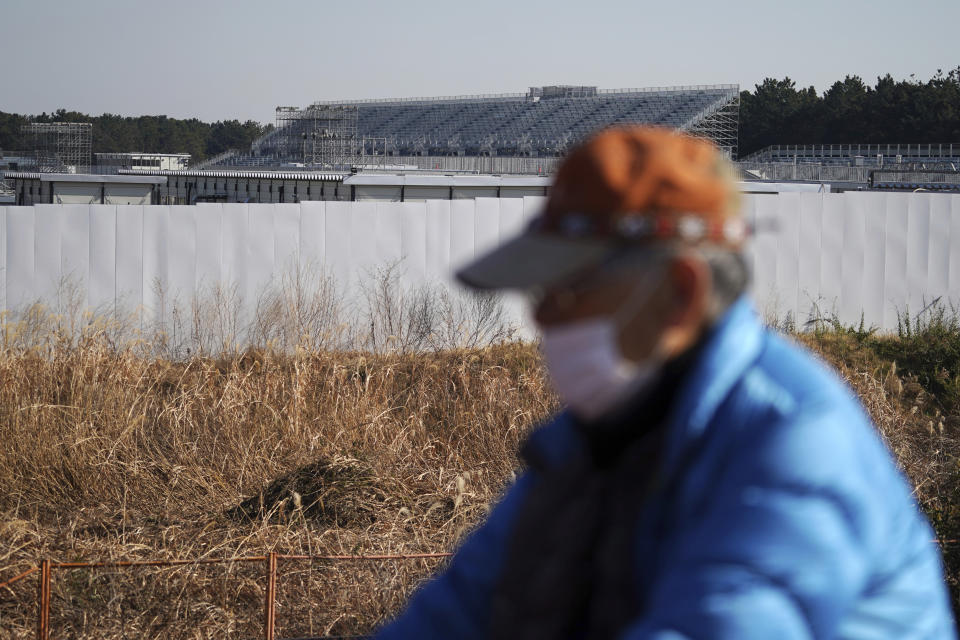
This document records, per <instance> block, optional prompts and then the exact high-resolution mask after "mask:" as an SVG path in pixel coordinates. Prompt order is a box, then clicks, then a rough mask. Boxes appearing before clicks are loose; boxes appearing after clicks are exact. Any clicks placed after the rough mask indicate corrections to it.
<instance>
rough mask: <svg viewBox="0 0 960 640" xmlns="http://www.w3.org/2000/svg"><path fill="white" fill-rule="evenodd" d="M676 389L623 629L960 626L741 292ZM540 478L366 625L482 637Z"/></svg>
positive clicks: (863, 454)
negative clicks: (517, 526)
mask: <svg viewBox="0 0 960 640" xmlns="http://www.w3.org/2000/svg"><path fill="white" fill-rule="evenodd" d="M675 397H676V401H675V402H674V403H673V405H672V408H671V410H670V412H669V414H668V416H669V417H668V421H667V427H666V429H667V430H666V436H665V438H666V441H665V445H664V452H663V455H665V456H666V458H665V467H664V468H665V470H666V473H667V474H668V475H669V473H671V471H672V472H674V473H675V475H676V477H677V482H676V485H675V486H676V490H675V491H674V492H673V493H671V498H670V500H669V502H668V503H667V504H665V505H664V504H661V505H660V507H661V510H660V511H658V512H657V513H659V514H660V515H658V516H657V517H656V518H653V520H656V522H650V520H651V518H643V517H641V518H640V522H641V523H643V524H641V527H640V528H646V529H647V530H646V531H639V532H638V535H637V546H638V547H640V546H642V545H644V544H649V541H650V540H651V533H650V532H651V531H652V530H653V527H657V528H656V531H657V532H659V533H658V534H657V536H656V539H657V551H656V562H653V563H651V562H650V560H649V557H650V556H649V553H647V554H645V553H644V551H645V550H644V549H640V548H638V549H637V554H636V556H637V558H638V559H642V558H644V557H646V558H647V560H638V562H637V566H635V567H634V570H635V573H636V576H637V580H638V581H644V582H646V585H645V588H646V590H647V593H648V597H647V599H646V601H645V606H644V608H643V611H644V613H643V614H640V615H638V617H637V619H636V620H635V621H634V622H633V623H632V624H631V625H630V626H629V627H628V629H627V630H626V631H625V632H624V633H623V634H622V636H621V637H622V638H630V639H637V640H639V639H641V638H657V639H659V640H681V639H684V638H729V639H731V640H732V639H737V640H744V639H749V638H774V637H775V638H778V639H779V640H790V639H793V638H849V639H854V638H863V639H867V638H870V639H881V638H884V639H886V638H891V639H892V638H898V639H899V638H931V639H933V638H936V639H938V640H939V639H944V638H955V637H956V635H955V630H954V625H953V620H952V616H951V613H950V606H949V600H948V596H947V590H946V587H945V584H944V580H943V569H942V564H941V560H940V554H939V552H938V549H937V547H936V544H935V542H934V534H933V531H932V530H931V528H930V526H929V524H928V523H927V521H926V519H925V518H924V517H923V515H922V514H921V513H920V512H919V510H918V508H917V505H916V503H915V502H914V500H913V498H912V495H911V490H910V487H909V486H908V483H907V482H906V481H905V479H904V478H903V477H902V475H901V474H900V472H899V471H898V470H897V468H896V465H895V463H894V461H893V460H892V458H891V455H890V453H889V451H888V450H887V448H886V447H885V446H884V444H883V443H882V441H881V439H880V438H879V437H878V435H877V433H876V431H875V429H874V427H873V426H872V425H871V423H870V420H869V418H868V417H867V416H866V415H865V414H864V411H863V409H862V408H861V406H860V405H859V403H858V402H857V400H856V398H855V397H854V396H853V394H852V393H851V392H850V391H849V389H848V388H847V387H846V386H845V385H843V384H842V383H841V382H840V381H839V380H838V379H837V378H836V376H835V375H834V374H833V373H832V372H830V371H828V370H827V369H826V368H824V367H823V366H821V365H820V364H818V363H817V362H816V361H815V360H814V359H813V358H811V357H810V356H809V355H807V354H806V353H804V352H803V351H802V350H800V349H798V348H797V347H795V346H793V345H791V344H790V343H789V342H787V341H786V340H784V339H782V338H780V337H778V336H777V335H775V334H773V333H771V332H769V331H767V330H766V329H765V328H764V327H763V326H762V325H761V323H760V321H759V320H758V318H757V317H756V314H755V313H754V311H753V309H752V307H751V305H750V304H749V302H747V301H746V300H741V301H739V302H738V303H737V304H735V305H734V306H733V307H732V308H731V310H730V311H729V312H728V313H727V314H726V315H725V316H724V318H723V319H722V320H721V322H720V323H719V325H718V326H717V327H716V329H715V331H714V332H713V333H712V335H711V337H710V339H709V341H708V342H707V343H706V344H705V345H704V347H703V350H702V353H701V354H700V356H699V357H698V358H697V360H696V362H695V363H694V364H693V365H692V368H691V370H690V372H689V373H688V375H686V377H685V381H684V383H683V385H682V387H681V388H680V389H679V391H678V392H677V394H676V396H675ZM581 438H582V436H580V435H579V432H578V431H577V430H576V429H575V428H574V426H573V422H572V419H571V418H570V417H569V416H568V415H566V414H561V415H559V416H558V417H557V418H555V419H554V420H553V421H552V422H551V423H549V424H547V425H546V426H544V427H542V428H540V429H539V430H538V431H536V432H535V433H534V434H533V436H532V439H531V443H530V446H532V447H534V448H536V450H537V451H538V455H539V456H540V457H541V458H545V459H547V460H549V461H551V463H552V464H557V465H563V464H565V463H566V462H568V461H569V460H571V459H574V457H576V456H578V455H583V453H582V450H583V442H582V441H581ZM536 482H538V478H537V473H536V472H533V471H530V472H527V473H525V474H524V475H523V476H521V477H520V478H519V479H518V480H517V482H516V484H515V485H514V486H513V487H512V488H511V489H510V490H509V491H508V492H507V494H506V496H505V497H504V498H503V500H502V501H501V502H500V504H499V505H497V507H496V508H495V509H494V510H493V511H492V512H491V514H490V516H489V518H488V520H487V521H486V523H484V524H483V525H482V526H481V527H480V528H479V529H478V530H477V531H475V532H474V533H473V534H472V535H471V536H470V537H469V538H468V539H467V540H466V542H465V543H464V544H463V545H462V547H461V548H460V549H459V551H458V552H457V553H456V555H455V557H454V558H453V559H452V561H451V562H450V565H449V566H448V567H447V569H446V570H445V571H444V572H443V574H442V575H440V576H439V577H437V578H435V579H434V580H432V581H431V582H429V583H428V584H427V585H426V586H424V587H423V588H422V589H420V590H419V592H418V593H416V594H415V595H414V596H413V598H412V599H411V601H410V603H409V605H408V607H407V609H406V610H405V611H404V612H403V613H402V614H400V616H399V617H398V618H397V619H396V620H394V621H393V622H392V623H390V624H389V625H387V626H386V627H385V628H383V629H382V630H381V631H380V634H379V635H378V636H377V637H379V638H383V639H388V638H458V639H468V638H484V637H487V636H488V635H489V634H488V631H489V621H490V615H489V612H490V606H491V602H492V590H493V588H494V586H495V584H496V582H497V579H498V576H499V575H500V574H501V570H502V567H503V563H504V559H505V555H506V547H507V542H508V540H509V536H510V534H511V523H512V521H513V520H514V518H515V515H516V513H517V510H518V509H522V508H523V504H524V497H525V495H526V494H527V492H528V491H529V490H530V487H531V486H533V485H534V483H536ZM650 502H651V505H652V504H654V503H656V500H655V499H654V500H651V501H650ZM664 507H665V509H664ZM644 508H646V507H644ZM651 508H653V507H651ZM641 511H642V510H641Z"/></svg>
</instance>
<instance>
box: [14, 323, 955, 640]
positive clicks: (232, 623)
mask: <svg viewBox="0 0 960 640" xmlns="http://www.w3.org/2000/svg"><path fill="white" fill-rule="evenodd" d="M941 325H943V323H941ZM931 326H932V325H929V324H928V325H924V326H923V327H917V328H916V329H914V328H912V327H910V328H909V330H908V331H906V332H904V331H901V335H900V336H899V337H885V338H878V337H877V336H875V335H874V334H872V333H870V332H868V331H863V330H860V331H857V330H854V329H849V328H848V329H844V328H842V327H832V328H831V327H820V328H818V330H815V331H812V332H809V333H806V334H804V335H802V336H798V337H797V339H799V340H802V341H803V342H805V343H806V344H807V345H808V346H810V347H811V348H813V349H814V350H815V351H818V352H819V353H820V354H821V355H822V357H824V358H825V359H826V360H828V361H829V362H831V363H832V364H834V365H835V366H836V367H837V368H838V369H839V371H840V372H841V374H842V375H843V376H845V377H846V378H847V379H848V380H849V381H850V383H851V384H852V385H853V387H854V388H855V389H856V390H857V392H858V393H859V394H860V396H861V397H862V398H863V399H864V402H865V404H866V406H867V408H868V409H869V410H870V412H871V414H872V415H873V417H874V419H875V420H876V422H877V424H878V426H879V428H880V429H881V431H882V432H883V434H884V436H885V437H886V438H887V440H888V441H889V442H890V444H891V446H892V448H893V450H894V451H895V453H896V455H897V457H898V459H899V460H900V463H901V465H902V466H903V468H904V469H905V471H906V472H907V473H908V475H909V476H910V478H911V480H912V481H913V482H914V484H915V486H916V487H917V496H918V498H919V500H920V502H921V504H922V505H923V506H924V508H925V509H926V510H927V512H928V513H929V514H930V515H931V518H932V519H933V520H934V522H935V524H936V526H937V529H938V535H940V536H941V537H942V538H944V539H954V538H958V537H960V527H958V526H957V519H958V516H960V512H958V511H957V509H958V505H960V493H958V487H960V483H958V478H960V471H958V464H960V462H958V458H957V455H958V454H960V449H958V446H957V437H958V435H960V403H958V402H957V399H956V398H957V394H956V390H957V389H958V388H960V386H958V385H957V384H956V381H957V379H958V378H957V372H958V369H957V362H954V361H944V362H940V361H939V360H938V361H937V362H936V363H934V364H933V365H931V364H930V363H931V362H932V361H933V359H935V358H936V357H940V356H936V354H938V353H941V352H945V350H948V348H954V346H955V345H960V338H958V336H960V332H958V331H956V327H955V326H954V327H953V328H952V331H953V333H950V331H951V329H950V327H949V326H947V325H943V326H941V327H940V329H936V327H934V328H933V329H931ZM89 327H91V328H88V329H85V330H83V331H80V332H79V333H77V334H72V335H70V336H69V337H68V336H66V335H65V334H63V333H57V332H53V333H51V334H50V335H49V336H47V337H45V338H43V339H36V336H34V339H31V340H30V341H24V340H20V339H19V338H18V339H16V340H15V339H13V338H11V335H12V334H11V333H10V331H12V330H11V329H9V327H8V328H7V331H5V333H4V336H5V338H4V340H5V342H4V348H3V350H2V352H0V443H2V446H0V487H2V488H3V489H2V491H0V581H3V580H6V579H8V578H10V577H12V576H14V575H16V574H18V573H20V572H21V571H24V570H26V569H29V568H30V567H32V566H35V565H36V564H37V562H38V561H39V559H40V558H44V557H48V558H53V559H54V560H57V561H87V560H91V561H92V560H116V559H145V558H150V559H181V558H230V557H238V556H248V555H251V556H252V555H262V554H264V553H265V552H268V551H277V552H281V553H287V554H305V555H340V554H395V553H423V552H435V551H446V550H450V549H453V548H454V547H455V546H456V544H457V541H458V540H460V539H461V537H462V536H463V535H464V533H465V532H467V531H468V530H469V529H470V527H471V526H472V525H474V524H475V523H476V522H477V521H478V520H480V519H481V518H482V517H483V516H484V514H485V513H486V510H487V508H488V505H489V504H490V502H491V501H492V500H494V499H495V498H496V496H497V495H498V494H500V492H501V491H502V490H503V489H504V487H505V486H506V485H507V484H508V483H509V482H510V481H511V476H512V474H513V473H514V472H515V470H516V468H517V458H516V450H517V447H518V444H519V442H520V441H521V440H522V438H523V437H524V435H525V434H526V433H527V432H528V430H529V429H530V428H531V427H532V426H534V425H535V424H537V423H538V422H539V421H540V420H542V419H543V418H545V417H546V416H548V415H549V414H550V413H551V412H552V411H554V410H555V409H556V407H557V404H556V400H555V398H554V396H553V395H552V393H551V392H550V390H549V388H548V386H547V381H546V379H545V377H544V375H543V372H542V370H541V366H540V361H539V358H538V356H537V353H536V350H535V348H534V347H532V346H530V345H526V344H522V343H517V342H508V343H505V344H501V345H499V346H492V347H486V348H470V349H442V350H423V349H420V350H418V351H417V352H416V353H414V352H409V351H407V352H389V350H385V351H383V350H381V351H380V352H379V353H378V352H359V351H353V352H344V351H339V350H338V351H326V350H323V349H320V348H310V349H293V350H291V349H286V350H276V349H269V348H263V349H257V350H249V351H245V352H241V353H232V354H229V355H223V356H219V357H206V356H198V355H191V356H184V357H180V358H177V359H173V358H166V357H163V356H157V355H155V350H152V349H151V348H149V347H150V345H147V347H148V348H144V344H143V343H142V342H141V343H139V344H134V345H127V346H118V344H117V342H116V341H115V340H114V339H113V338H111V337H110V332H109V331H104V330H101V329H98V328H97V327H95V326H94V325H92V324H91V325H89ZM16 330H17V331H19V332H20V333H19V334H18V335H21V336H22V333H23V327H22V326H21V327H20V328H18V329H16ZM934 330H938V331H940V333H939V334H937V335H936V336H933V337H931V336H932V334H931V333H930V332H931V331H934ZM937 336H939V337H937ZM935 338H936V339H939V340H941V341H942V342H943V344H940V346H939V347H937V348H935V349H934V351H933V352H931V353H932V354H933V355H931V354H927V356H926V358H927V359H926V360H924V359H923V356H922V354H916V352H917V350H918V349H920V347H918V345H923V344H928V343H930V344H934V345H936V343H935V342H932V341H934V339H935ZM18 340H19V341H18ZM937 349H939V350H937ZM957 353H960V350H957ZM911 354H914V355H915V356H916V357H913V356H911ZM911 357H913V359H911ZM916 358H920V359H919V360H917V359H916ZM894 361H897V362H898V366H899V369H898V370H895V367H894V365H893V362H894ZM928 365H929V366H928ZM952 549H953V547H948V548H947V552H948V554H947V557H948V559H949V562H950V580H951V583H952V585H954V586H956V583H957V577H958V569H960V562H958V557H957V555H956V554H955V553H954V552H953V551H952ZM439 562H442V561H441V560H432V559H431V560H414V561H383V562H357V561H343V562H331V561H319V560H315V561H303V562H294V561H288V562H283V563H282V564H281V566H280V569H279V578H278V587H277V603H278V604H277V614H276V615H277V637H278V638H284V637H297V636H307V635H321V634H327V633H329V634H355V633H363V632H366V631H368V630H369V629H371V628H372V626H373V625H375V624H376V622H377V621H378V620H381V619H383V618H384V617H385V616H387V615H389V614H390V612H392V611H394V610H396V609H397V608H398V607H399V606H400V605H401V604H402V602H403V600H404V598H405V596H406V595H407V594H408V593H409V591H410V590H411V589H412V588H414V587H415V585H416V584H417V583H418V581H420V580H422V579H423V578H424V577H425V576H427V575H429V573H430V572H431V571H432V570H433V569H434V568H435V567H436V566H437V565H438V563H439ZM36 584H37V582H36V578H35V575H34V576H32V577H30V578H28V579H26V580H22V581H20V582H18V583H16V584H14V585H13V586H11V587H8V588H3V589H0V636H2V637H3V638H28V637H34V634H35V625H36V622H35V619H36V618H35V616H36V611H35V604H34V603H35V601H36ZM263 598H264V579H263V565H262V564H261V563H248V564H244V563H228V564H222V565H203V566H186V567H172V568H152V567H147V568H135V569H125V570H121V569H100V570H87V569H62V570H57V571H56V572H55V573H54V579H53V583H52V609H51V628H52V632H53V637H60V638H67V637H69V638H97V639H101V640H102V639H113V638H137V637H164V638H207V637H211V638H214V637H215V638H254V637H258V636H259V635H260V634H261V633H262V626H261V625H262V610H263Z"/></svg>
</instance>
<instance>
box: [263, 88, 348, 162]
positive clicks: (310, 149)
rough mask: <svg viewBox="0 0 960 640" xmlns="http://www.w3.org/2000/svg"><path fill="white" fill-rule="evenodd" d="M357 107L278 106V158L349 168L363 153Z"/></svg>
mask: <svg viewBox="0 0 960 640" xmlns="http://www.w3.org/2000/svg"><path fill="white" fill-rule="evenodd" d="M358 142H359V141H358V140H357V107H356V106H355V105H325V104H314V105H311V106H309V107H307V108H306V109H298V108H296V107H277V143H276V145H275V148H276V149H277V152H278V155H280V156H282V157H287V158H297V159H298V160H300V161H301V162H303V164H305V165H311V166H316V167H323V168H330V169H338V168H349V167H350V165H351V164H352V163H353V162H355V161H356V159H357V154H358V153H359V152H360V149H359V144H358Z"/></svg>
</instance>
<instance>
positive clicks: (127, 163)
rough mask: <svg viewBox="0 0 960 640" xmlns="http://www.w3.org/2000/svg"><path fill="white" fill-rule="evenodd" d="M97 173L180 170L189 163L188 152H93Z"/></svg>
mask: <svg viewBox="0 0 960 640" xmlns="http://www.w3.org/2000/svg"><path fill="white" fill-rule="evenodd" d="M93 155H94V156H95V157H96V171H97V172H98V173H117V171H119V170H120V169H156V170H159V171H181V170H183V169H186V168H187V166H188V165H189V164H190V154H189V153H142V152H139V151H131V152H124V153H95V154H93Z"/></svg>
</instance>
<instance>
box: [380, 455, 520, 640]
mask: <svg viewBox="0 0 960 640" xmlns="http://www.w3.org/2000/svg"><path fill="white" fill-rule="evenodd" d="M531 482H532V478H531V476H530V473H529V472H528V473H526V474H524V475H522V476H521V477H520V478H519V479H518V480H517V482H516V483H515V484H514V486H513V487H511V489H510V490H509V491H508V492H507V494H506V495H505V496H504V498H503V499H502V500H501V501H500V503H499V504H498V505H497V506H496V507H495V508H494V509H493V511H492V512H491V513H490V515H489V517H488V518H487V520H486V522H484V524H483V525H482V526H480V528H478V529H477V530H476V531H474V532H473V533H472V534H471V535H470V536H469V537H468V538H467V540H466V541H465V542H464V543H463V545H462V546H461V547H460V549H459V550H457V552H456V554H455V555H454V557H453V558H452V559H451V561H450V564H449V565H448V566H447V568H446V570H445V571H444V572H443V573H442V574H440V575H439V576H437V577H436V578H434V579H432V580H431V581H430V582H428V583H427V584H426V585H425V586H423V587H422V588H421V589H420V590H419V591H418V592H417V593H415V594H414V595H413V597H412V598H411V600H410V602H409V603H408V604H407V607H406V609H405V610H404V611H403V612H402V613H401V614H400V615H399V616H398V617H397V618H396V619H394V620H393V621H392V622H390V623H389V624H388V625H387V626H385V627H383V628H382V629H381V630H380V631H379V632H378V633H377V634H375V635H374V637H375V638H378V639H381V640H392V639H394V638H423V639H428V638H458V639H463V640H470V639H472V638H483V637H485V636H486V635H487V633H486V627H487V623H488V619H489V611H490V604H491V600H492V593H493V589H494V587H495V584H496V581H497V579H498V577H499V575H500V569H501V566H502V564H503V559H504V556H505V551H506V549H505V547H506V544H507V538H508V536H509V533H510V525H511V523H512V522H513V520H514V514H515V513H516V511H517V508H518V507H519V505H520V503H522V502H523V497H524V496H525V495H526V493H527V490H528V486H529V484H530V483H531Z"/></svg>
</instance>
